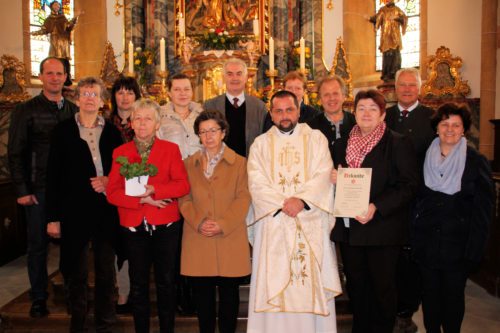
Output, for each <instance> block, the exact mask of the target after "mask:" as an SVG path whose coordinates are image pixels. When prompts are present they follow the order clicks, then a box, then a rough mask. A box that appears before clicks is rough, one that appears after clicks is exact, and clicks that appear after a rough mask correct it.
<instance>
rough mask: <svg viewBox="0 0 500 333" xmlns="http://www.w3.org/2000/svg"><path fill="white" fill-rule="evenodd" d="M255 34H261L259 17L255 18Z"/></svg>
mask: <svg viewBox="0 0 500 333" xmlns="http://www.w3.org/2000/svg"><path fill="white" fill-rule="evenodd" d="M253 34H254V35H255V36H258V35H259V19H258V18H254V19H253Z"/></svg>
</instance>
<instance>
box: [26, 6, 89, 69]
mask: <svg viewBox="0 0 500 333" xmlns="http://www.w3.org/2000/svg"><path fill="white" fill-rule="evenodd" d="M49 7H50V10H51V14H50V15H49V16H48V17H47V19H46V20H45V22H43V25H42V27H41V29H40V30H38V31H33V32H32V33H31V34H32V35H34V36H39V35H49V36H50V49H49V56H50V57H57V58H61V59H68V60H70V59H71V53H70V50H69V47H70V45H71V31H72V30H73V29H74V28H75V25H76V22H77V21H78V17H79V15H77V16H75V17H74V18H73V19H71V20H68V19H67V18H66V16H64V14H62V13H61V11H60V10H61V5H60V4H59V2H57V1H52V2H51V3H50V5H49Z"/></svg>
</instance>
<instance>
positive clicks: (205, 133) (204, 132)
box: [198, 127, 221, 136]
mask: <svg viewBox="0 0 500 333" xmlns="http://www.w3.org/2000/svg"><path fill="white" fill-rule="evenodd" d="M220 130H221V128H220V127H219V128H210V129H208V130H206V131H199V132H198V135H199V136H202V135H207V134H208V133H210V134H215V133H217V131H220Z"/></svg>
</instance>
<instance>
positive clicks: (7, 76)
mask: <svg viewBox="0 0 500 333" xmlns="http://www.w3.org/2000/svg"><path fill="white" fill-rule="evenodd" d="M30 97H31V96H30V94H28V93H27V92H26V69H25V68H24V63H22V62H21V61H20V60H19V59H17V58H16V57H15V56H13V55H7V54H4V55H3V56H2V57H1V58H0V102H9V103H17V102H22V101H25V100H27V99H29V98H30Z"/></svg>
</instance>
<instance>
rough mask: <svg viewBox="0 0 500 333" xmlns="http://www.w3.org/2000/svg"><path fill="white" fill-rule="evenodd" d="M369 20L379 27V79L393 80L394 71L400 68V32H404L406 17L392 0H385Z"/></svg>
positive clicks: (401, 44)
mask: <svg viewBox="0 0 500 333" xmlns="http://www.w3.org/2000/svg"><path fill="white" fill-rule="evenodd" d="M369 20H370V21H371V22H372V23H374V24H375V29H379V28H380V47H379V49H380V52H382V55H383V58H382V76H381V79H382V80H384V82H388V81H393V80H394V76H395V75H396V72H397V71H398V70H399V69H400V68H401V52H400V51H401V49H402V48H403V42H402V39H401V33H402V34H403V35H404V34H405V33H406V26H407V24H408V18H407V17H406V15H405V13H404V12H403V11H402V10H401V9H400V8H399V7H398V6H396V5H395V4H394V1H393V0H386V1H385V6H383V7H382V8H380V10H379V11H378V13H377V14H376V15H375V16H372V17H370V18H369Z"/></svg>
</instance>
